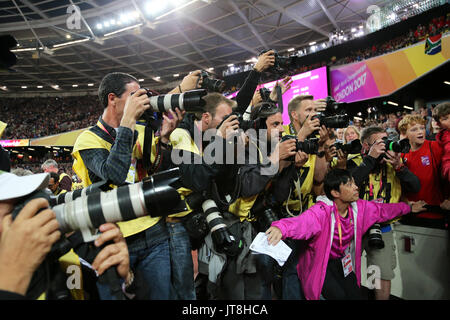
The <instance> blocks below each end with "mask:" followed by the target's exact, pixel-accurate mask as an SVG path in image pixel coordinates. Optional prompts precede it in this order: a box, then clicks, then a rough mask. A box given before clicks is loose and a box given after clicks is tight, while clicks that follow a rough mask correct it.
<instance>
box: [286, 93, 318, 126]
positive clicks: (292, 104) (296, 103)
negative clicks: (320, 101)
mask: <svg viewBox="0 0 450 320" xmlns="http://www.w3.org/2000/svg"><path fill="white" fill-rule="evenodd" d="M303 100H314V96H311V95H298V96H295V97H294V98H293V99H292V100H291V101H289V104H288V112H289V120H291V122H293V120H294V119H293V118H292V115H291V113H292V111H297V109H298V108H299V107H300V103H301V102H302V101H303Z"/></svg>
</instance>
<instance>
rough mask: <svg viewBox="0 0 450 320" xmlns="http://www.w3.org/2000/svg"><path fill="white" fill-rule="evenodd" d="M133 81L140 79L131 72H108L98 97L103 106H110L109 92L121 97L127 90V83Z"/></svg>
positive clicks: (101, 84)
mask: <svg viewBox="0 0 450 320" xmlns="http://www.w3.org/2000/svg"><path fill="white" fill-rule="evenodd" d="M131 82H136V83H139V81H138V80H137V79H136V78H135V77H133V76H132V75H130V74H127V73H123V72H112V73H108V74H107V75H106V76H105V77H104V78H103V79H102V82H101V83H100V86H99V87H98V98H99V99H100V104H101V105H102V107H103V108H106V107H107V106H108V94H110V93H114V94H115V95H116V96H118V97H119V98H120V97H121V96H122V94H123V93H124V92H125V91H126V85H127V84H128V83H131Z"/></svg>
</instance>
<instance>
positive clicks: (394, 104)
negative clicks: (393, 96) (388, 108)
mask: <svg viewBox="0 0 450 320" xmlns="http://www.w3.org/2000/svg"><path fill="white" fill-rule="evenodd" d="M388 103H389V104H391V105H393V106H398V103H395V102H392V101H388Z"/></svg>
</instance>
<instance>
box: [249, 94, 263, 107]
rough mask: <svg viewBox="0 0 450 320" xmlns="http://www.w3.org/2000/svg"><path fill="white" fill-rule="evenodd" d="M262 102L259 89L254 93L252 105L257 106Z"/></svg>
mask: <svg viewBox="0 0 450 320" xmlns="http://www.w3.org/2000/svg"><path fill="white" fill-rule="evenodd" d="M260 102H262V98H261V93H260V92H259V90H256V91H255V93H254V94H253V98H252V101H251V105H252V106H256V105H257V104H258V103H260Z"/></svg>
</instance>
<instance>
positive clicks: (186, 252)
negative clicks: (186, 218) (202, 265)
mask: <svg viewBox="0 0 450 320" xmlns="http://www.w3.org/2000/svg"><path fill="white" fill-rule="evenodd" d="M166 226H167V229H168V230H169V247H170V264H171V269H172V294H171V298H172V299H174V300H196V297H195V288H194V263H193V262H192V254H191V241H190V239H189V235H188V233H187V231H186V229H185V227H184V226H183V224H182V223H181V222H175V223H174V222H166Z"/></svg>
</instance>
